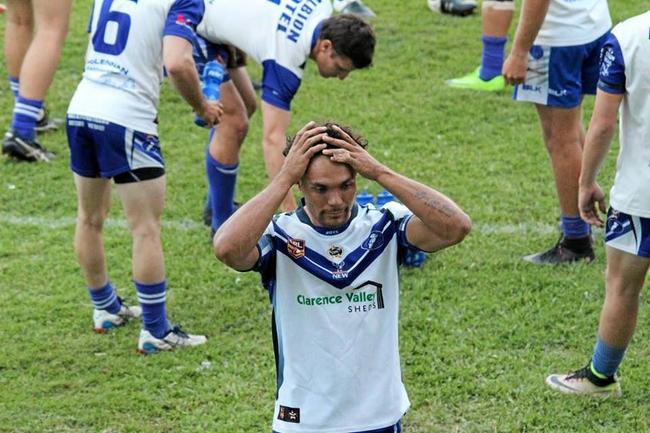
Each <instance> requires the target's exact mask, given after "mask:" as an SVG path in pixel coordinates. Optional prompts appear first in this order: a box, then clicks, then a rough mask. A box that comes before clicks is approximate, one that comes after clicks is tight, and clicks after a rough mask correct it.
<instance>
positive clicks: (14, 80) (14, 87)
mask: <svg viewBox="0 0 650 433" xmlns="http://www.w3.org/2000/svg"><path fill="white" fill-rule="evenodd" d="M9 87H10V88H11V93H13V94H14V100H15V99H18V89H19V88H20V81H19V80H18V77H13V76H11V75H9Z"/></svg>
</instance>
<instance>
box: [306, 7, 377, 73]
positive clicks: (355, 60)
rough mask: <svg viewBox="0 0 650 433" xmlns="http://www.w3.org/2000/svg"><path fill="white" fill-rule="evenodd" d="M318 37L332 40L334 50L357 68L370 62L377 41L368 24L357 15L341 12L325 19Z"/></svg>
mask: <svg viewBox="0 0 650 433" xmlns="http://www.w3.org/2000/svg"><path fill="white" fill-rule="evenodd" d="M318 39H321V40H322V39H328V40H330V41H332V48H334V51H336V52H337V53H338V54H340V55H343V56H345V57H347V58H349V59H350V60H352V64H354V67H355V68H357V69H363V68H367V67H368V66H370V65H371V64H372V56H373V54H374V52H375V44H376V43H377V40H376V38H375V33H374V32H373V31H372V27H370V24H368V23H367V22H365V21H364V20H363V19H361V18H359V17H357V16H354V15H350V14H342V15H336V16H334V17H330V18H328V19H326V20H325V21H323V27H322V28H321V31H320V35H319V36H318Z"/></svg>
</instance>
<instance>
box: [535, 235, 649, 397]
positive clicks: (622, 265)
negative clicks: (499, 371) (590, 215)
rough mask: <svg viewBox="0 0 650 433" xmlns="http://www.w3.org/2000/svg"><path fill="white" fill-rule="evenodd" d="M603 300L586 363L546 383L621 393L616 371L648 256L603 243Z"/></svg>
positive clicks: (631, 324)
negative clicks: (595, 337)
mask: <svg viewBox="0 0 650 433" xmlns="http://www.w3.org/2000/svg"><path fill="white" fill-rule="evenodd" d="M605 249H606V253H607V278H606V292H605V303H604V304H603V309H602V311H601V313H600V324H599V326H598V340H597V341H596V346H595V347H594V352H593V355H592V358H591V361H590V362H589V364H587V366H585V367H584V368H581V369H579V370H577V371H575V372H573V373H570V374H568V375H566V374H552V375H550V376H548V377H547V378H546V383H547V384H548V385H549V386H550V387H551V388H553V389H555V390H557V391H560V392H564V393H570V394H588V395H595V396H602V397H609V396H614V397H618V396H620V395H621V386H620V384H619V382H618V379H617V377H616V371H617V369H618V367H619V365H620V364H621V362H622V361H623V357H624V355H625V351H626V349H627V347H628V345H629V344H630V341H631V340H632V336H633V335H634V330H635V328H636V323H637V317H638V314H639V294H640V293H641V289H642V288H643V283H644V282H645V278H646V274H647V272H648V267H649V266H650V259H648V258H645V257H639V256H636V255H634V254H629V253H626V252H623V251H621V250H618V249H616V248H613V247H610V246H606V247H605Z"/></svg>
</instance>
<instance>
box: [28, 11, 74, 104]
mask: <svg viewBox="0 0 650 433" xmlns="http://www.w3.org/2000/svg"><path fill="white" fill-rule="evenodd" d="M31 3H32V5H33V10H34V24H35V29H36V32H35V33H34V38H33V40H32V43H31V45H30V46H29V49H28V50H27V52H26V54H25V58H24V60H23V64H22V67H21V70H20V94H21V95H22V96H24V97H25V98H29V99H39V100H43V99H45V95H46V94H47V90H48V88H49V87H50V84H51V83H52V79H53V78H54V73H55V72H56V68H57V66H58V64H59V59H60V57H61V51H62V49H63V43H64V42H65V38H66V35H67V34H68V23H69V18H70V10H71V7H72V0H32V1H31Z"/></svg>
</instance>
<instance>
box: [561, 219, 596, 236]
mask: <svg viewBox="0 0 650 433" xmlns="http://www.w3.org/2000/svg"><path fill="white" fill-rule="evenodd" d="M560 224H561V225H562V233H564V237H565V238H567V239H575V238H584V237H585V236H589V233H590V230H589V224H587V223H586V222H584V221H583V220H582V218H580V216H575V217H571V216H566V215H561V216H560Z"/></svg>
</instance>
